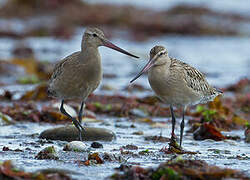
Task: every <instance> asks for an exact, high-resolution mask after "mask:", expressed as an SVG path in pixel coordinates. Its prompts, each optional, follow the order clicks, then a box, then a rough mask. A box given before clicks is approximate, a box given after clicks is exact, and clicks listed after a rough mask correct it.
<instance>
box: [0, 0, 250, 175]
mask: <svg viewBox="0 0 250 180" xmlns="http://www.w3.org/2000/svg"><path fill="white" fill-rule="evenodd" d="M88 26H94V27H98V28H100V29H102V30H103V31H104V33H105V35H106V37H107V38H108V39H110V41H111V42H113V43H114V44H116V45H117V46H119V47H121V48H123V49H125V50H127V51H129V52H131V53H132V54H135V55H137V56H140V59H139V60H137V59H134V58H131V57H128V56H125V55H123V54H121V53H118V52H116V51H113V50H111V49H108V48H105V47H100V48H99V50H100V54H101V57H102V64H103V72H104V78H103V81H102V82H101V85H100V86H99V87H98V89H97V90H96V91H95V92H94V95H93V94H92V95H90V97H89V98H88V100H87V103H86V111H85V112H84V116H85V115H86V116H85V118H84V122H87V123H91V125H90V126H91V127H99V128H106V129H108V130H109V131H110V132H111V131H112V134H113V132H114V133H115V134H116V135H117V140H116V141H112V142H102V143H103V145H104V148H103V149H102V148H100V149H99V150H95V151H98V152H99V153H100V155H103V153H106V152H107V153H108V154H110V155H109V156H108V157H107V156H106V155H105V156H103V157H106V159H104V158H103V159H104V161H106V162H105V165H102V166H95V165H94V166H91V168H88V167H86V166H85V165H86V164H84V162H83V161H82V160H86V159H88V158H89V157H90V156H88V152H86V153H78V154H74V153H67V152H65V151H63V150H62V149H63V148H62V147H63V145H64V144H65V143H66V142H65V141H64V140H65V139H60V140H63V141H46V140H43V139H39V138H38V135H39V134H40V133H42V132H45V131H46V130H47V129H48V128H55V127H58V126H60V127H61V126H64V125H70V124H71V120H70V119H68V118H67V117H66V116H63V115H62V114H61V113H60V112H59V110H58V107H59V106H60V103H58V102H57V100H55V99H52V98H49V97H48V96H47V93H46V92H47V91H46V90H47V84H46V83H47V82H48V80H49V78H50V76H51V73H52V70H53V67H54V65H55V63H57V62H58V61H59V60H61V59H63V58H64V57H66V56H68V55H69V54H71V53H73V52H75V51H79V50H80V46H81V38H82V35H83V32H84V31H85V28H86V27H88ZM155 45H163V46H165V47H166V48H167V49H168V51H169V55H170V56H171V57H174V58H177V59H180V60H182V61H184V62H186V63H188V64H190V65H192V66H194V67H196V68H198V69H199V70H200V71H202V72H203V73H204V74H205V75H206V76H207V79H208V81H209V83H211V84H212V85H213V86H216V87H218V88H220V89H221V90H223V91H224V94H223V96H221V97H219V98H216V99H215V101H214V102H211V103H208V104H206V105H200V106H197V107H190V109H188V110H187V113H186V115H187V118H186V120H187V121H186V124H187V125H188V127H187V128H186V129H185V137H184V147H185V148H187V150H191V151H195V152H199V153H198V154H197V155H195V156H189V155H188V156H186V157H188V158H189V157H190V158H191V159H201V160H205V161H206V162H207V163H209V164H212V165H218V166H220V167H227V168H235V169H238V170H241V171H244V172H246V173H248V175H249V172H250V170H249V168H250V167H249V158H250V157H249V154H250V152H249V144H247V142H250V71H249V69H250V1H246V0H209V1H197V0H154V1H153V0H151V1H150V0H119V1H118V0H0V159H2V160H10V159H11V160H15V161H16V163H17V164H18V165H19V166H21V167H25V169H26V170H31V171H35V170H37V169H40V168H51V167H52V168H55V167H59V168H62V169H66V170H73V171H75V172H82V173H83V174H84V176H85V177H88V178H89V179H97V178H98V179H103V178H104V177H107V176H109V175H111V174H113V173H114V168H117V167H120V168H117V169H120V170H122V169H124V167H125V166H122V165H121V163H125V164H128V165H129V164H130V165H142V166H143V167H150V166H154V165H158V164H159V163H160V162H165V161H166V159H169V158H172V156H169V155H168V154H164V153H163V152H161V148H162V147H163V146H165V145H167V143H168V141H169V139H168V138H167V137H169V135H170V131H171V121H170V118H169V117H170V112H169V107H167V106H166V105H164V104H162V103H161V102H159V101H158V100H157V99H156V98H155V96H154V93H153V92H152V91H151V89H150V86H149V84H148V80H147V75H144V76H142V78H139V79H138V80H137V81H136V82H135V83H133V85H130V84H129V81H130V80H131V79H132V78H133V77H134V76H135V75H136V74H137V73H138V72H139V71H140V70H141V68H142V67H143V66H144V65H145V64H146V62H147V61H148V59H149V52H150V49H151V48H152V47H154V46H155ZM67 110H71V111H69V112H70V113H71V112H73V113H74V114H76V111H77V110H79V102H77V101H75V100H71V101H67ZM73 113H71V114H73ZM176 115H177V118H178V119H177V124H178V122H179V120H180V119H179V117H180V111H178V110H176ZM86 117H87V118H86ZM208 123H209V125H211V126H212V127H213V128H217V129H218V130H219V131H223V135H221V134H220V133H217V131H213V132H215V133H216V135H217V136H218V134H219V136H220V137H219V140H221V141H217V140H218V139H216V138H218V137H217V136H214V137H215V138H214V139H215V140H216V141H213V140H211V137H213V136H210V134H208V136H207V134H206V133H209V132H210V131H209V130H206V133H203V132H202V131H198V132H200V133H201V134H203V136H201V137H202V138H203V139H202V138H200V134H199V133H198V135H197V136H196V135H195V133H194V132H197V131H196V130H197V129H198V128H199V129H202V127H203V125H204V124H208ZM211 126H210V127H211ZM178 127H179V125H178V126H177V129H178ZM200 127H201V128H200ZM188 128H189V130H188ZM54 130H55V132H56V131H57V130H56V128H55V129H54ZM186 130H188V133H187V132H186ZM244 130H245V132H244ZM177 132H178V131H177ZM75 134H76V133H75ZM93 134H94V135H95V133H93ZM51 135H52V136H54V131H53V132H52V133H51ZM73 135H74V134H73V133H72V134H70V135H69V136H65V134H64V133H63V132H62V133H61V136H62V137H64V138H67V137H72V136H73ZM224 135H225V136H227V137H224ZM228 135H229V136H228ZM230 136H231V137H230ZM58 137H59V136H58ZM148 137H149V138H148ZM197 137H198V138H197ZM206 139H209V140H206ZM212 139H213V138H212ZM225 139H226V140H225ZM201 140H202V141H201ZM91 141H92V140H91ZM91 141H90V142H85V143H86V144H87V146H86V147H90V144H91V143H92V142H91ZM131 143H132V144H134V145H136V146H138V147H139V148H138V147H136V148H137V149H138V150H135V149H133V152H132V153H131V151H127V150H126V151H124V152H123V149H126V147H124V145H128V147H131ZM51 145H53V146H55V147H56V148H57V151H58V152H59V159H60V160H59V161H46V160H45V161H39V160H36V159H35V157H36V154H37V153H38V151H40V150H41V149H43V148H44V147H47V146H51ZM91 146H92V145H91ZM132 147H133V145H132ZM214 148H218V149H214ZM1 150H2V151H1ZM139 151H140V152H142V154H140V152H139ZM126 153H127V154H126ZM144 155H145V156H144ZM184 156H185V155H184ZM101 157H102V156H101ZM110 157H111V160H110ZM113 157H114V158H115V159H114V158H113ZM116 157H117V158H116ZM120 158H121V159H120ZM107 159H108V160H107ZM78 160H79V161H78ZM104 161H103V162H104ZM107 161H108V162H107ZM198 164H199V163H198ZM1 165H2V164H1V162H0V169H1ZM120 165H121V166H120ZM9 167H10V166H9ZM2 169H3V168H2ZM12 169H14V168H12ZM125 169H126V167H125ZM181 169H182V168H181ZM194 169H195V170H196V169H197V168H194ZM204 169H207V168H204ZM214 169H218V168H214ZM96 172H102V173H96ZM193 172H195V171H193ZM218 174H219V173H218ZM78 176H80V175H78ZM0 179H1V173H0ZM79 179H82V178H80V177H79Z"/></svg>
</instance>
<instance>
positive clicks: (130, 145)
mask: <svg viewBox="0 0 250 180" xmlns="http://www.w3.org/2000/svg"><path fill="white" fill-rule="evenodd" d="M122 148H123V149H128V150H137V149H138V147H137V146H135V145H133V144H128V145H126V146H122Z"/></svg>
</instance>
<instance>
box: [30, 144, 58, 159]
mask: <svg viewBox="0 0 250 180" xmlns="http://www.w3.org/2000/svg"><path fill="white" fill-rule="evenodd" d="M35 158H36V159H54V160H57V159H59V157H58V156H57V154H56V150H55V147H54V146H49V147H46V148H44V149H43V150H41V151H40V152H39V153H38V154H37V155H36V157H35Z"/></svg>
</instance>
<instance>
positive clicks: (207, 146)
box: [0, 116, 250, 179]
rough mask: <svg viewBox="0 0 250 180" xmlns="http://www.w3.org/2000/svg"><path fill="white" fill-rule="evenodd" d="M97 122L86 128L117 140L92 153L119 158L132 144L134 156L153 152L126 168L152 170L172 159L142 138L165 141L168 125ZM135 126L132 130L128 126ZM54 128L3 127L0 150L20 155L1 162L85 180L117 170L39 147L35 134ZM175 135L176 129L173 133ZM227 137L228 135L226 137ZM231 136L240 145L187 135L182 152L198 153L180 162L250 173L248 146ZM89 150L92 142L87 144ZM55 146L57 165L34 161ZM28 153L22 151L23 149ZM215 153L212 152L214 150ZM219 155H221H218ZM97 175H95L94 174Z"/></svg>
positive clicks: (110, 164)
mask: <svg viewBox="0 0 250 180" xmlns="http://www.w3.org/2000/svg"><path fill="white" fill-rule="evenodd" d="M98 118H100V119H102V120H104V123H103V122H102V123H89V124H88V125H91V126H95V127H102V128H107V129H110V130H113V131H114V132H115V133H116V135H117V139H116V140H115V141H113V142H108V143H107V142H101V143H102V144H103V147H104V148H103V149H91V152H100V153H104V152H108V153H110V154H115V155H116V156H117V157H118V156H119V154H120V151H119V149H120V148H121V147H122V146H125V145H127V144H134V145H136V146H138V148H139V149H138V150H132V151H133V152H134V153H135V154H137V153H138V152H139V151H143V150H146V149H148V150H149V151H151V152H153V153H152V154H150V155H147V156H139V157H131V156H124V157H123V158H124V159H126V160H127V161H126V162H123V163H125V164H128V165H129V164H136V165H140V166H143V167H149V166H153V167H156V166H157V165H158V164H159V163H160V162H164V161H166V160H168V159H170V158H171V157H173V155H166V154H163V153H162V152H159V150H160V149H161V148H162V147H163V146H167V145H168V144H167V143H153V142H151V141H145V140H144V137H145V136H152V135H153V136H154V135H160V134H162V135H163V136H165V137H169V135H170V129H171V128H170V124H167V125H166V126H164V127H165V128H155V127H152V126H151V125H149V124H145V123H139V122H137V121H135V122H132V121H128V120H127V119H125V118H112V117H104V116H99V117H98ZM155 121H161V122H163V121H165V119H163V118H156V119H155ZM131 125H134V126H135V128H131V127H130V126H131ZM50 127H54V126H52V125H49V124H38V123H21V124H17V125H10V126H3V127H1V131H0V149H2V148H3V146H8V147H9V148H10V149H17V148H18V149H21V150H23V152H14V151H6V152H1V153H0V159H1V160H8V159H12V160H13V161H14V162H15V164H17V165H18V166H19V167H22V168H24V169H25V170H28V171H36V170H38V169H46V168H58V169H70V170H71V171H74V172H78V173H82V174H84V177H86V178H87V179H93V178H97V177H98V178H100V179H104V178H105V177H107V176H109V175H111V174H112V173H114V168H115V167H119V165H120V163H119V162H107V161H106V162H105V163H104V164H102V165H96V166H90V167H87V166H84V165H81V166H79V165H77V163H75V162H74V161H76V160H82V161H84V160H86V158H87V154H88V153H75V152H65V151H62V149H63V145H64V144H65V142H62V141H53V142H49V143H45V144H41V143H39V141H38V140H39V139H38V135H37V133H40V132H42V131H43V130H45V129H48V128H50ZM186 129H188V128H187V127H186ZM139 130H140V131H143V132H144V135H141V136H140V135H133V134H132V133H133V132H136V131H139ZM176 132H177V135H179V134H178V132H179V129H176ZM227 134H228V133H227ZM230 135H239V136H240V137H241V140H240V141H231V140H226V141H221V142H215V141H213V140H205V141H194V140H193V139H192V136H191V134H186V135H185V136H184V144H183V146H184V147H185V149H187V150H190V151H194V152H199V154H196V155H183V158H189V159H190V158H191V159H202V160H205V161H207V162H208V163H209V164H213V165H217V166H220V167H227V168H234V169H239V170H241V171H243V172H245V173H248V174H249V172H250V167H249V166H248V165H249V158H250V148H249V144H246V143H244V141H243V139H242V137H244V135H243V131H232V132H230ZM86 144H87V145H88V146H90V144H91V142H87V143H86ZM51 145H54V146H55V147H56V150H57V152H58V155H59V159H60V160H58V161H55V160H36V159H34V157H35V155H36V154H37V153H38V152H39V151H40V150H41V149H43V148H44V147H47V146H51ZM27 147H28V148H30V149H31V150H25V149H26V148H27ZM213 149H215V150H213ZM218 151H220V152H219V153H218ZM237 155H239V156H241V157H245V158H246V159H245V160H239V159H238V158H237V157H236V156H237ZM96 171H98V173H95V172H96ZM73 177H76V178H77V179H78V178H79V179H80V177H82V175H73Z"/></svg>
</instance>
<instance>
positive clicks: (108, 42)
mask: <svg viewBox="0 0 250 180" xmlns="http://www.w3.org/2000/svg"><path fill="white" fill-rule="evenodd" d="M102 41H103V45H104V46H106V47H108V48H111V49H114V50H116V51H119V52H121V53H123V54H126V55H128V56H132V57H134V58H139V57H138V56H135V55H133V54H130V53H129V52H127V51H125V50H123V49H121V48H119V47H118V46H116V45H114V44H113V43H111V42H110V41H108V40H106V39H103V40H102Z"/></svg>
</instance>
